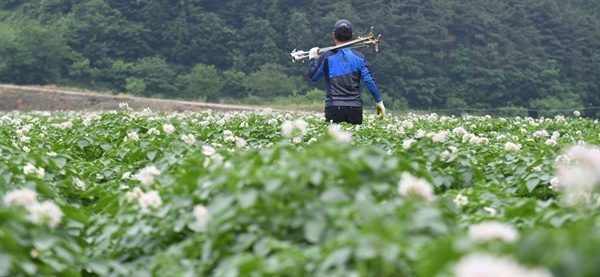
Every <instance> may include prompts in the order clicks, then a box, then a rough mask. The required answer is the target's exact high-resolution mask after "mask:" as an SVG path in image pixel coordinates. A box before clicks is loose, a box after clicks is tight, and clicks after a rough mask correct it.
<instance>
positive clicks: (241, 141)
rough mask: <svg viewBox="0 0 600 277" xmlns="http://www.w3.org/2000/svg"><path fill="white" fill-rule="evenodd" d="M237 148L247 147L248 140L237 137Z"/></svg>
mask: <svg viewBox="0 0 600 277" xmlns="http://www.w3.org/2000/svg"><path fill="white" fill-rule="evenodd" d="M235 146H236V147H237V148H242V147H244V146H246V140H245V139H243V138H240V137H235Z"/></svg>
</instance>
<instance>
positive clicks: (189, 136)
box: [181, 134, 196, 145]
mask: <svg viewBox="0 0 600 277" xmlns="http://www.w3.org/2000/svg"><path fill="white" fill-rule="evenodd" d="M181 139H182V140H183V141H185V143H187V144H188V145H192V144H194V143H195V142H196V137H194V135H192V134H187V135H185V134H184V135H181Z"/></svg>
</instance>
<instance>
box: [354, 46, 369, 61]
mask: <svg viewBox="0 0 600 277" xmlns="http://www.w3.org/2000/svg"><path fill="white" fill-rule="evenodd" d="M350 51H352V54H354V56H357V57H359V58H361V59H363V60H366V59H367V57H366V56H365V54H363V52H360V51H358V50H357V49H356V48H350Z"/></svg>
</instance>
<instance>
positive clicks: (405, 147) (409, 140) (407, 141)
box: [402, 139, 416, 149]
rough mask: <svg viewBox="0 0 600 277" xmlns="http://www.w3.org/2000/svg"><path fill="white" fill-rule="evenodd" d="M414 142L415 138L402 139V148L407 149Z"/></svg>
mask: <svg viewBox="0 0 600 277" xmlns="http://www.w3.org/2000/svg"><path fill="white" fill-rule="evenodd" d="M414 142H416V140H414V139H407V140H404V142H402V148H404V149H408V148H410V146H411V145H412V144H413V143H414Z"/></svg>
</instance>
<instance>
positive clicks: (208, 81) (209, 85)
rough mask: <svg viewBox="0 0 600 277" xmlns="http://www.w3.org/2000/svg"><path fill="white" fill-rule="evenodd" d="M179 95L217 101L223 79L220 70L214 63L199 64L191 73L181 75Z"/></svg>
mask: <svg viewBox="0 0 600 277" xmlns="http://www.w3.org/2000/svg"><path fill="white" fill-rule="evenodd" d="M177 83H178V86H179V87H180V88H181V89H180V91H179V94H178V95H179V96H180V97H182V98H185V99H199V98H201V99H206V101H209V102H217V101H218V99H219V98H220V97H221V95H220V94H219V92H220V91H221V87H222V86H223V80H222V77H221V75H220V74H219V72H218V70H217V69H216V68H215V67H214V66H212V65H205V64H197V65H196V66H194V68H193V69H192V71H191V72H190V73H189V74H186V75H183V76H179V77H178V79H177Z"/></svg>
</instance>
